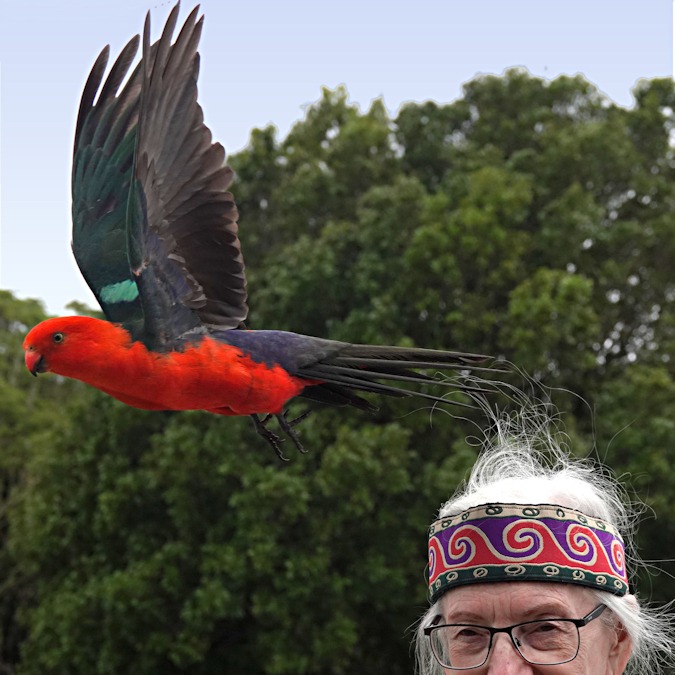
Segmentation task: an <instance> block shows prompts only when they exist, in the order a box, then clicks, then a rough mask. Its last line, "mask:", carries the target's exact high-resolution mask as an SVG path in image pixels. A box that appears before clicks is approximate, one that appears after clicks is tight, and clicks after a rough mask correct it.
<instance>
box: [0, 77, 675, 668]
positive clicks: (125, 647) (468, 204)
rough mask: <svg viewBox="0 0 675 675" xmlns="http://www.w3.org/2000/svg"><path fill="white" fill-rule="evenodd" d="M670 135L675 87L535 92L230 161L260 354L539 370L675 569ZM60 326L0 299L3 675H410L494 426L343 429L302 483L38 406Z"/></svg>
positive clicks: (76, 406) (191, 424) (579, 86)
mask: <svg viewBox="0 0 675 675" xmlns="http://www.w3.org/2000/svg"><path fill="white" fill-rule="evenodd" d="M674 109H675V87H674V85H673V82H672V81H671V80H669V79H656V80H651V81H643V82H641V83H639V84H638V86H637V88H636V89H635V105H634V106H633V107H632V108H631V109H624V108H621V107H618V106H616V105H615V104H613V103H612V102H611V101H609V100H607V99H606V98H604V97H603V96H602V95H601V94H600V93H599V92H598V91H597V90H596V89H595V88H594V87H593V86H592V85H591V84H590V83H588V82H587V81H586V80H584V79H583V78H582V77H580V76H577V77H559V78H557V79H555V80H553V81H550V82H548V81H544V80H541V79H538V78H535V77H532V76H530V75H529V74H528V73H527V72H524V71H522V70H517V69H516V70H511V71H508V72H507V73H505V75H504V76H501V77H496V76H482V77H479V78H477V79H475V80H473V81H472V82H470V83H468V84H467V85H466V86H465V88H464V93H463V96H462V97H461V98H460V99H459V100H457V101H455V102H453V103H448V104H445V103H436V102H425V103H410V104H407V105H405V106H404V107H403V108H402V109H401V110H400V111H399V112H398V114H397V115H396V117H394V118H392V117H390V115H389V114H388V113H387V111H386V109H385V107H384V104H383V102H382V101H380V100H376V101H374V102H373V103H372V105H371V107H370V108H369V109H368V110H367V111H365V112H363V111H361V110H359V108H358V107H357V106H355V105H353V104H351V103H350V102H349V98H348V95H347V92H346V90H345V89H343V88H338V89H336V90H328V89H326V90H324V91H323V94H322V96H321V98H320V99H319V100H318V101H317V102H316V103H315V104H314V105H312V106H311V107H310V108H309V109H308V110H307V113H306V116H305V118H304V119H303V120H302V121H300V122H298V123H297V124H296V125H295V126H294V128H293V129H292V130H291V131H290V133H289V134H288V135H287V137H286V138H284V139H279V138H278V135H277V133H276V131H275V129H274V128H273V127H267V128H265V129H256V130H254V131H253V132H252V134H251V140H250V145H249V147H248V148H247V149H246V150H244V151H243V152H241V153H239V154H237V155H235V156H233V157H231V158H230V161H231V164H232V166H233V167H234V169H235V171H236V174H237V182H236V184H235V186H234V188H233V190H234V193H235V196H236V199H237V203H238V205H239V209H240V212H241V218H240V235H241V239H242V245H243V249H244V253H245V257H246V262H247V273H248V279H249V292H250V304H251V308H252V311H251V315H250V324H249V325H250V327H251V328H262V327H264V328H277V329H286V330H293V331H296V332H301V333H307V334H311V335H317V336H323V337H330V338H334V339H341V340H349V341H353V342H372V343H381V344H402V345H417V346H420V347H428V348H444V349H452V348H457V349H462V350H470V351H474V352H482V353H486V354H495V355H501V356H504V357H505V358H507V359H509V360H510V361H513V362H515V363H516V364H517V366H518V367H520V368H521V369H523V370H524V371H526V372H527V373H529V374H530V375H532V376H533V377H534V378H535V380H537V381H538V382H541V384H542V386H545V387H547V388H551V389H552V390H553V397H554V401H555V403H556V404H557V405H558V406H559V407H560V409H561V410H562V412H563V420H564V422H565V424H566V426H567V430H568V432H569V434H570V436H571V439H572V445H573V448H574V451H575V452H576V453H578V454H579V455H580V456H586V455H595V456H599V458H600V459H601V460H602V461H604V462H605V463H606V464H607V465H608V466H610V467H611V468H612V469H613V470H614V471H615V472H616V474H617V475H619V476H621V478H622V480H623V481H624V482H625V484H626V486H627V488H628V490H629V491H634V492H635V494H636V495H637V496H638V497H639V498H640V499H641V500H643V501H644V502H645V503H646V504H647V506H648V508H649V509H650V510H653V513H652V512H651V511H647V512H645V513H644V514H643V515H642V519H643V522H642V523H641V526H640V538H639V548H640V552H641V554H642V556H643V557H644V558H645V559H646V560H657V559H663V558H672V542H673V541H675V500H673V495H674V494H675V477H674V475H673V472H672V471H671V470H670V469H671V467H672V466H673V465H674V464H675V449H674V447H673V445H674V444H673V438H675V381H674V370H673V361H672V358H671V354H673V352H674V350H675V319H674V317H673V311H672V310H673V302H674V301H675V284H674V282H673V274H672V261H673V260H674V259H675V215H674V213H675V211H674V208H673V207H674V205H675V180H673V179H674V178H675V176H674V172H675V155H674V152H673V146H672V137H673V125H674V120H675V118H674V117H673V110H674ZM79 309H80V310H82V308H79ZM42 318H44V311H43V309H42V308H41V306H40V304H39V303H38V302H36V301H19V300H17V299H16V298H14V297H13V296H12V295H11V294H10V293H8V292H5V291H3V292H0V369H1V373H2V376H1V377H0V409H1V410H2V419H1V420H0V436H1V438H2V442H3V445H2V447H3V448H4V452H3V453H2V455H1V457H2V459H1V461H0V472H1V475H2V481H3V492H2V510H1V511H0V523H1V525H2V528H1V530H0V533H1V539H0V541H1V544H2V546H1V547H0V566H2V571H3V575H2V578H3V593H2V595H1V596H0V617H1V618H2V623H1V628H0V631H1V632H0V639H1V649H2V652H1V659H2V662H1V666H0V668H1V669H3V671H4V672H7V673H15V672H16V673H20V674H24V675H33V674H35V675H37V674H38V673H39V674H40V675H43V674H45V673H50V674H51V673H53V674H64V675H66V674H69V675H70V674H72V673H81V674H83V675H84V674H86V675H91V674H94V673H99V674H101V675H103V674H106V675H108V674H112V673H115V674H116V673H119V674H122V673H129V672H133V673H135V674H136V675H144V674H147V675H151V674H152V675H154V674H156V673H166V674H168V675H170V674H171V673H192V674H195V675H209V674H211V673H214V674H215V673H223V672H226V673H248V674H251V675H256V674H258V673H259V674H260V675H282V674H296V673H303V674H307V675H313V674H318V673H322V674H325V673H330V674H332V675H339V674H342V673H353V672H372V673H384V672H387V673H389V674H390V675H398V674H403V673H410V672H411V669H412V660H411V652H410V641H411V631H410V626H411V625H412V624H413V623H414V622H415V620H416V618H417V617H418V616H419V615H420V614H421V612H422V611H423V608H424V607H425V606H426V593H425V583H424V568H425V563H426V528H427V526H428V524H429V523H430V521H431V520H432V518H433V517H434V514H435V512H436V510H437V509H438V506H439V504H440V503H441V502H442V501H444V500H446V499H447V498H448V497H449V495H450V494H451V493H452V492H453V491H454V489H455V487H456V486H457V485H458V484H459V483H460V482H461V480H462V479H463V477H464V476H465V475H466V472H467V470H468V469H469V468H470V466H471V465H472V463H473V461H474V460H475V457H476V453H477V448H476V447H474V446H473V445H471V444H469V443H467V442H466V440H465V439H466V437H467V435H469V434H474V435H475V433H476V430H475V427H474V424H476V423H478V424H480V423H481V417H480V414H479V413H473V414H472V413H469V414H468V415H467V419H466V420H462V419H456V418H452V417H450V416H448V415H445V414H443V411H435V412H433V414H432V413H431V411H430V410H429V409H428V408H424V409H420V410H413V409H411V406H410V402H409V401H403V402H400V401H393V402H390V401H384V402H382V405H381V407H380V410H379V411H378V412H377V413H376V414H374V415H369V414H365V413H361V412H359V411H353V410H351V411H348V410H322V411H321V413H320V414H317V415H314V416H310V417H309V418H308V419H307V420H306V421H305V422H304V423H303V426H302V427H301V432H302V436H303V441H304V444H305V445H306V447H307V448H308V449H310V452H309V453H308V454H306V455H301V456H293V458H292V461H291V462H290V463H288V464H282V463H279V462H278V461H277V459H276V457H275V456H274V453H272V452H270V450H269V448H268V447H267V446H266V444H265V443H264V442H261V440H260V439H259V437H257V436H256V434H255V433H254V431H253V429H252V428H251V425H250V421H249V420H245V419H244V420H242V419H234V418H227V419H225V418H221V417H216V416H210V415H208V414H205V413H168V412H167V413H154V412H143V411H138V410H134V409H131V408H127V407H125V406H123V405H122V404H120V403H118V402H117V401H114V400H112V399H109V398H107V397H105V396H104V395H102V394H100V393H99V392H97V391H95V390H92V389H88V388H86V387H84V386H83V385H80V384H79V383H77V382H73V381H68V380H63V379H62V378H58V377H53V376H52V377H41V378H40V379H39V381H35V380H33V379H32V378H30V377H29V376H28V374H27V373H26V371H25V369H24V368H23V356H22V353H21V341H22V337H23V334H24V333H25V332H26V330H27V328H29V327H30V326H32V325H33V324H35V323H37V322H38V321H39V320H41V319H42ZM566 391H569V392H572V393H573V394H572V393H569V394H568V393H566ZM300 409H301V408H300V407H299V408H298V410H300ZM482 421H483V423H484V422H485V420H482ZM663 567H665V568H667V565H666V564H664V565H663ZM670 569H671V573H672V565H671V568H670ZM635 581H637V583H638V590H639V592H640V595H641V596H643V597H644V598H646V599H653V600H656V601H659V600H660V601H665V600H668V599H670V598H672V597H673V596H674V595H675V584H674V583H673V580H672V578H669V577H668V576H667V575H666V574H663V573H660V574H659V573H658V572H657V571H652V573H651V574H643V575H642V576H641V578H640V579H636V580H635Z"/></svg>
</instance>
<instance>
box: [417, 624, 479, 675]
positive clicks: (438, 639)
mask: <svg viewBox="0 0 675 675" xmlns="http://www.w3.org/2000/svg"><path fill="white" fill-rule="evenodd" d="M429 638H430V639H431V648H432V650H433V652H434V655H435V656H436V659H437V660H438V662H439V663H440V664H441V665H442V666H444V667H445V668H455V669H461V668H475V667H476V666H481V665H483V663H485V661H486V659H487V655H488V652H489V651H490V631H488V630H486V629H485V628H481V627H480V626H467V625H454V626H440V627H439V628H436V629H434V630H433V631H432V632H431V635H430V636H429Z"/></svg>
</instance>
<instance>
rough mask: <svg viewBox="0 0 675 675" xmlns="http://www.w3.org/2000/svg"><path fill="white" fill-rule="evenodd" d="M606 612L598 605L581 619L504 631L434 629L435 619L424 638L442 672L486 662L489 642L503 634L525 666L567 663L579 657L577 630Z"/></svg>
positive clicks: (460, 626) (540, 622) (457, 625)
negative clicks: (446, 669)
mask: <svg viewBox="0 0 675 675" xmlns="http://www.w3.org/2000/svg"><path fill="white" fill-rule="evenodd" d="M605 609H606V605H598V606H597V607H596V608H595V609H594V610H592V611H591V612H590V613H589V614H587V615H586V616H585V617H584V618H583V619H539V620H538V621H525V622H523V623H517V624H515V625H513V626H507V627H506V628H490V627H489V626H474V625H472V624H465V623H453V624H444V625H440V626H439V625H438V622H439V621H440V620H441V619H442V617H441V616H437V617H436V618H435V619H434V621H433V623H432V624H431V625H430V626H427V627H426V628H425V629H424V634H425V635H426V636H427V637H428V638H429V640H430V641H431V650H432V652H433V654H434V656H435V657H436V660H437V661H438V662H439V663H440V664H441V666H443V667H444V668H450V669H452V670H471V669H472V668H479V667H480V666H482V665H483V664H485V662H486V661H487V660H488V656H489V655H490V649H491V648H492V639H493V638H494V636H495V635H496V634H497V633H507V634H508V636H509V637H510V638H511V642H512V643H513V646H514V647H515V648H516V651H517V652H518V653H519V654H520V655H521V656H522V657H523V658H524V659H525V660H526V661H527V662H528V663H531V664H533V665H538V666H554V665H558V664H560V663H567V662H568V661H572V660H573V659H575V658H576V656H577V654H578V653H579V641H580V637H579V628H581V627H583V626H585V625H587V624H589V623H590V622H591V621H593V619H597V618H598V617H599V616H600V615H601V614H602V613H603V612H604V611H605Z"/></svg>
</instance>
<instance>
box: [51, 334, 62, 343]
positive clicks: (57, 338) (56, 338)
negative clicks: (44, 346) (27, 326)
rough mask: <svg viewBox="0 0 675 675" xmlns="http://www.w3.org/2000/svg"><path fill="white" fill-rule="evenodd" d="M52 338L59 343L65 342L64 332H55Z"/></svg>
mask: <svg viewBox="0 0 675 675" xmlns="http://www.w3.org/2000/svg"><path fill="white" fill-rule="evenodd" d="M52 340H54V342H56V343H57V344H58V343H59V342H63V333H54V335H53V336H52Z"/></svg>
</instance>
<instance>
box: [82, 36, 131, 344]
mask: <svg viewBox="0 0 675 675" xmlns="http://www.w3.org/2000/svg"><path fill="white" fill-rule="evenodd" d="M138 42H139V38H138V35H137V36H135V37H134V38H132V39H131V40H130V41H129V43H128V44H127V45H126V47H125V48H124V49H123V50H122V52H121V53H120V55H119V57H118V59H117V61H116V62H115V65H114V66H113V67H112V69H111V71H110V74H109V75H108V78H107V80H106V82H105V85H104V86H103V89H101V92H100V94H99V96H98V100H97V101H96V103H95V104H94V98H95V96H96V93H97V92H98V90H99V88H100V86H101V82H102V80H103V74H104V72H105V69H106V65H107V63H108V56H109V53H110V48H109V47H107V46H106V47H105V48H104V49H103V51H102V52H101V53H100V54H99V57H98V58H97V59H96V63H95V64H94V67H93V68H92V70H91V73H90V74H89V78H88V79H87V83H86V85H85V87H84V92H83V93H82V99H81V101H80V110H79V114H78V118H77V126H76V129H75V147H74V151H73V172H72V197H73V207H72V208H73V242H72V246H73V253H74V255H75V260H76V261H77V264H78V266H79V268H80V271H81V272H82V276H83V277H84V278H85V280H86V282H87V284H88V285H89V288H91V290H92V291H93V293H94V295H95V296H96V299H97V300H98V302H99V304H100V305H101V308H102V309H103V312H104V313H105V315H106V317H107V318H108V319H109V320H110V321H113V322H115V323H121V324H123V325H124V326H125V327H126V328H127V329H128V330H129V331H130V332H131V333H132V335H134V336H137V334H138V332H139V331H140V330H142V324H143V310H142V307H141V304H140V298H139V295H138V288H137V286H136V282H135V280H134V278H133V276H132V274H131V270H130V269H129V257H128V255H127V241H126V239H127V233H126V232H127V228H126V213H127V202H128V200H129V187H130V185H131V175H132V170H133V156H134V145H135V143H136V127H137V124H138V103H139V96H140V77H139V74H140V71H139V69H138V68H136V70H135V71H134V73H133V74H132V75H131V77H130V79H129V81H128V82H127V84H126V86H125V87H124V89H122V91H121V92H120V94H119V96H117V95H116V94H117V90H118V89H119V86H120V84H121V82H122V80H123V79H124V78H125V76H126V75H127V72H128V70H129V66H130V65H131V62H132V61H133V59H134V56H135V54H136V51H137V49H138Z"/></svg>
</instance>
